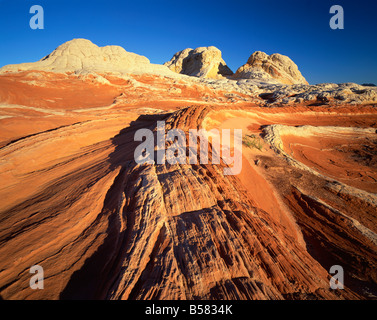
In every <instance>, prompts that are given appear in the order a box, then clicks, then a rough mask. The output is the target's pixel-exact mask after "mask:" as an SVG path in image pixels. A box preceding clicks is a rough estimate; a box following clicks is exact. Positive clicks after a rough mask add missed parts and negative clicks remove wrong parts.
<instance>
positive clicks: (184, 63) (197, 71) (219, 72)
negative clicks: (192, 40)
mask: <svg viewBox="0 0 377 320" xmlns="http://www.w3.org/2000/svg"><path fill="white" fill-rule="evenodd" d="M164 65H165V66H167V67H168V68H169V69H170V70H172V71H174V72H176V73H181V74H186V75H189V76H195V77H203V78H214V79H216V78H222V77H224V76H230V75H232V74H233V72H232V70H230V69H229V67H228V66H227V65H226V63H225V61H224V60H223V59H222V57H221V51H220V50H219V49H217V48H216V47H213V46H211V47H199V48H196V49H195V50H193V49H190V48H188V49H185V50H182V51H179V52H177V53H176V54H175V55H174V56H173V58H171V60H170V61H168V62H166V63H165V64H164Z"/></svg>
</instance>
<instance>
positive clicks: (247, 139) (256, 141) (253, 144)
mask: <svg viewBox="0 0 377 320" xmlns="http://www.w3.org/2000/svg"><path fill="white" fill-rule="evenodd" d="M242 143H243V144H244V145H245V146H247V147H249V148H256V149H258V150H259V151H262V148H263V141H262V139H261V138H260V137H257V136H256V135H255V134H247V135H245V136H244V137H243V138H242Z"/></svg>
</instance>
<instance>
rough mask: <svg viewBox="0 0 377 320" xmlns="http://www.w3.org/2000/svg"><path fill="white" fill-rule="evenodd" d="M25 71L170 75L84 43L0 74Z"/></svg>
mask: <svg viewBox="0 0 377 320" xmlns="http://www.w3.org/2000/svg"><path fill="white" fill-rule="evenodd" d="M26 70H40V71H50V72H51V71H52V72H60V73H61V72H82V73H85V72H93V71H100V72H116V73H151V74H160V75H161V74H162V75H163V74H171V72H169V70H168V69H167V68H165V67H164V66H161V65H156V64H151V63H150V61H149V60H148V58H146V57H143V56H140V55H138V54H135V53H132V52H127V51H126V50H125V49H123V48H122V47H120V46H105V47H98V46H97V45H95V44H94V43H92V42H91V41H90V40H86V39H74V40H71V41H68V42H66V43H64V44H62V45H60V46H59V47H58V48H56V49H55V50H54V51H53V52H52V53H50V54H49V55H47V56H46V57H44V58H43V59H41V60H40V61H38V62H32V63H22V64H17V65H7V66H4V67H2V68H1V69H0V73H1V72H17V71H26Z"/></svg>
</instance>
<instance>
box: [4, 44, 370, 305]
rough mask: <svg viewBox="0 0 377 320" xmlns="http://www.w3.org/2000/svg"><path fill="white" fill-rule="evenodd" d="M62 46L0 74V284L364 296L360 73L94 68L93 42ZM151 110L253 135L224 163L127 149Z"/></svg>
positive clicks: (107, 295) (156, 117)
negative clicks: (260, 75) (155, 157)
mask: <svg viewBox="0 0 377 320" xmlns="http://www.w3.org/2000/svg"><path fill="white" fill-rule="evenodd" d="M88 46H89V47H90V46H91V45H90V44H89V45H88ZM68 47H70V45H68ZM97 48H98V47H97ZM63 49H64V48H63ZM63 49H59V51H60V50H61V51H64V52H65V49H64V50H63ZM72 50H74V49H72ZM93 50H97V49H95V47H93ZM116 50H120V49H115V51H116ZM68 51H71V49H68ZM105 51H106V52H110V51H111V52H115V51H113V49H111V50H109V51H107V49H106V50H105ZM120 51H122V50H120ZM122 52H123V51H122ZM61 53H62V52H61ZM123 53H124V52H123ZM123 53H122V54H120V53H119V54H116V56H119V55H123ZM78 54H79V53H78ZM67 55H68V56H69V55H70V54H68V53H67V52H66V53H65V54H63V55H62V54H57V55H54V56H52V54H50V55H49V56H47V57H46V58H45V59H44V60H43V61H41V62H38V63H36V64H34V65H30V64H26V67H25V65H15V66H13V67H9V66H8V67H4V68H3V69H2V72H1V73H0V159H1V161H0V179H1V181H2V183H1V185H0V197H1V199H2V201H1V202H0V257H1V259H0V298H2V299H376V297H377V254H376V253H377V227H376V226H377V223H376V222H377V214H376V212H377V198H376V194H377V163H376V158H377V134H376V130H377V88H374V87H366V86H360V85H357V84H354V83H345V84H320V85H316V86H310V85H307V84H295V85H283V84H278V83H272V82H269V83H268V82H267V83H266V82H265V81H259V80H258V79H236V80H234V79H228V78H220V79H210V78H205V77H188V76H180V75H179V74H177V73H175V72H171V71H170V70H168V71H169V72H168V73H162V74H156V73H153V72H151V73H148V72H142V73H133V72H120V71H119V70H118V69H117V68H120V66H123V65H124V64H123V63H126V62H122V63H121V62H120V61H119V65H117V62H113V63H111V65H107V64H106V62H104V65H102V66H101V68H103V70H101V69H100V68H99V66H100V64H101V63H102V62H100V59H98V55H100V56H101V57H103V55H105V54H104V53H103V51H102V49H100V52H97V53H96V54H94V56H93V57H92V58H90V59H89V60H91V61H92V62H90V61H89V60H87V61H86V62H85V63H84V69H90V70H91V71H90V72H81V71H78V72H76V71H77V70H82V69H81V68H82V67H81V65H80V63H78V64H77V65H76V64H74V63H73V62H70V63H69V64H68V63H67V64H66V63H65V62H59V61H68V60H70V59H68V60H65V59H66V58H64V57H66V56H67ZM79 55H80V54H79ZM84 55H85V56H86V55H87V53H85V54H84ZM126 55H127V54H126ZM106 57H108V58H109V59H111V61H113V60H114V59H115V60H114V61H116V60H117V59H116V58H115V57H114V56H112V54H110V53H107V54H106ZM111 57H112V58H111ZM80 59H81V58H80ZM85 59H86V58H82V60H83V61H84V60H85ZM134 59H135V60H134V61H137V62H135V65H147V66H150V64H148V62H147V61H146V60H144V59H143V58H142V57H141V58H139V57H134ZM46 61H47V62H46ZM122 61H123V60H122ZM58 65H61V66H62V67H59V68H58V67H57V66H58ZM114 65H115V66H117V68H114ZM52 66H56V68H55V69H53V70H50V69H51V68H52ZM93 66H95V67H93ZM77 67H78V68H79V69H76V68H77ZM160 67H162V66H160ZM38 68H39V69H38ZM40 68H46V69H44V70H43V69H40ZM60 68H61V69H60ZM67 68H70V70H71V71H70V72H67V71H65V70H67ZM129 68H131V67H129ZM115 69H117V70H118V71H116V70H115ZM152 69H153V67H152ZM163 69H164V70H165V69H167V68H166V67H163ZM6 70H7V71H11V72H6ZM17 70H23V71H17ZM59 70H61V71H59ZM72 70H75V71H72ZM108 70H112V71H108ZM127 70H131V69H128V67H127ZM139 70H140V69H139ZM142 70H147V69H142ZM154 70H155V71H156V70H157V69H154ZM63 71H64V72H63ZM157 121H165V124H166V131H167V130H170V129H178V128H179V129H181V130H183V131H184V132H186V133H187V132H188V130H189V129H200V128H202V129H206V130H211V129H219V130H221V129H230V130H234V129H242V132H243V138H244V139H255V140H251V142H253V141H254V142H255V141H258V142H259V143H260V147H259V146H256V144H255V143H254V144H253V143H249V144H247V143H245V144H243V146H242V171H241V173H240V174H238V175H234V176H231V175H230V176H226V175H224V173H223V169H224V168H226V167H229V165H228V164H226V162H225V161H224V159H223V158H221V161H220V164H213V163H212V162H211V161H209V163H208V164H200V163H198V164H189V163H188V162H187V164H175V165H170V164H168V163H166V164H156V163H155V164H143V165H140V164H137V163H136V162H135V159H134V151H135V148H136V147H137V146H138V145H139V144H140V142H138V141H135V140H134V136H135V132H136V131H137V130H138V129H145V128H147V129H150V130H152V132H153V134H154V135H156V126H157ZM188 138H189V137H188V134H186V140H187V139H188ZM168 146H169V143H166V144H165V148H168ZM209 149H210V151H211V150H212V145H210V148H209ZM210 154H211V153H210ZM199 155H200V150H199ZM187 156H188V155H187ZM33 265H40V266H42V267H43V269H44V276H45V280H44V289H43V290H32V289H31V288H30V286H29V280H30V278H31V276H32V274H30V268H31V266H33ZM333 265H341V266H342V267H343V269H344V273H345V278H344V286H345V288H344V290H333V289H330V286H329V280H330V277H331V276H332V275H331V274H330V268H331V266H333Z"/></svg>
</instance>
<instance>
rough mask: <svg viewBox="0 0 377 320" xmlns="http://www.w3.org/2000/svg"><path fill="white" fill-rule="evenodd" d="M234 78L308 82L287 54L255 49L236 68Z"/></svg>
mask: <svg viewBox="0 0 377 320" xmlns="http://www.w3.org/2000/svg"><path fill="white" fill-rule="evenodd" d="M234 77H235V78H236V79H260V80H266V81H267V82H268V81H271V80H275V81H276V82H277V83H282V84H308V82H307V81H306V80H305V78H304V77H303V76H302V74H301V72H300V71H299V70H298V67H297V65H296V64H295V63H294V62H293V61H292V60H291V59H290V58H289V57H287V56H284V55H281V54H278V53H275V54H272V55H270V56H269V55H267V54H266V53H264V52H261V51H256V52H254V53H253V54H252V55H251V56H250V58H249V59H248V60H247V63H246V64H244V65H243V66H241V67H240V68H238V70H237V71H236V73H235V75H234Z"/></svg>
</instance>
